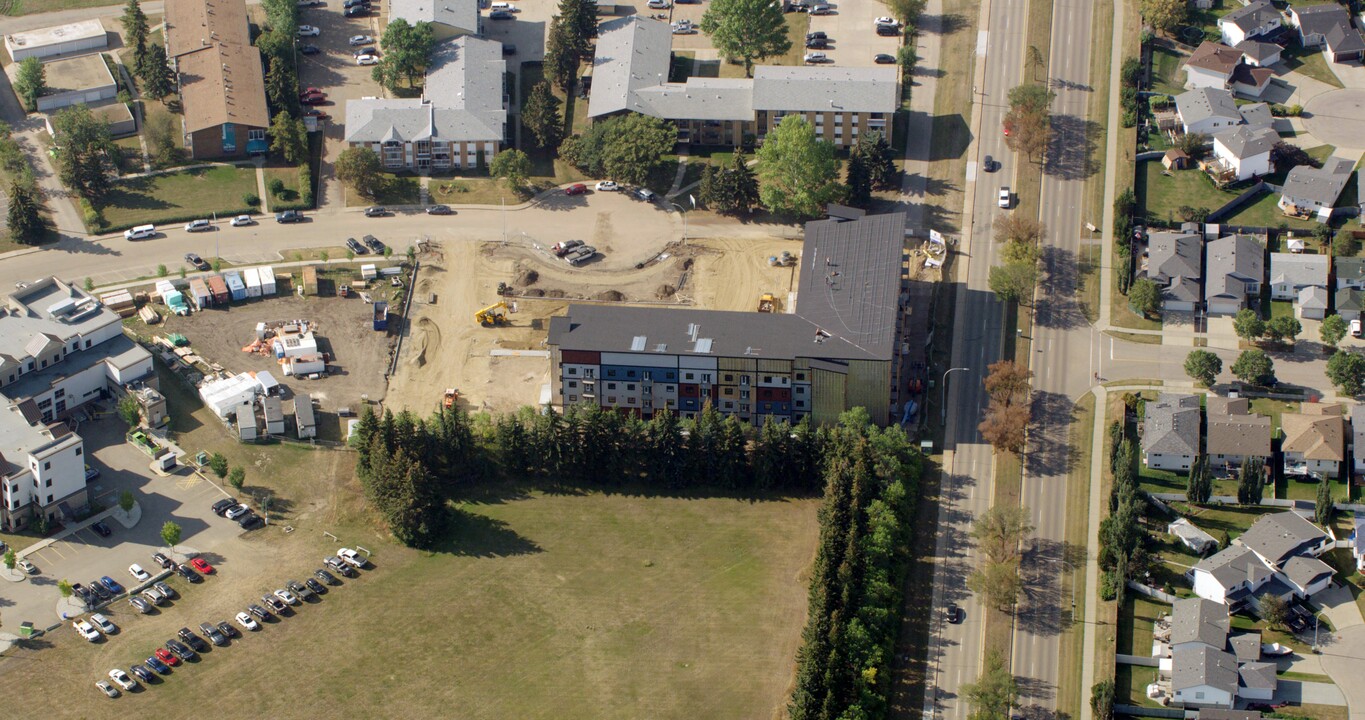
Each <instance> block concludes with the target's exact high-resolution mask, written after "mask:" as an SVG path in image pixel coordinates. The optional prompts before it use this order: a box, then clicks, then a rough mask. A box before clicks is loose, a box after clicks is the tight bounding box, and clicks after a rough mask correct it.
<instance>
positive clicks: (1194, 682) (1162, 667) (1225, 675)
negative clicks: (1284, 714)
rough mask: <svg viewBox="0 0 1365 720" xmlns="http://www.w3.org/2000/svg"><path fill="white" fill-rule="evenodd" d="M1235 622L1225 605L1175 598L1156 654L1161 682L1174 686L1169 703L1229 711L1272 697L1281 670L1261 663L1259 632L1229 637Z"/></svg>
mask: <svg viewBox="0 0 1365 720" xmlns="http://www.w3.org/2000/svg"><path fill="white" fill-rule="evenodd" d="M1231 624H1232V623H1231V618H1229V616H1228V608H1227V606H1225V605H1223V604H1221V603H1217V602H1212V601H1209V600H1205V599H1203V598H1197V597H1196V598H1185V599H1182V600H1177V601H1176V602H1175V604H1174V605H1173V606H1172V609H1171V615H1170V618H1169V619H1164V618H1163V619H1162V620H1159V621H1158V622H1157V625H1156V627H1155V628H1154V631H1153V637H1154V639H1155V643H1154V647H1153V651H1154V654H1156V655H1157V657H1158V665H1157V668H1158V670H1157V674H1158V678H1159V684H1161V683H1164V682H1166V681H1167V679H1169V682H1170V704H1172V705H1176V706H1181V707H1185V708H1231V707H1233V705H1234V704H1235V703H1236V702H1237V701H1238V700H1269V699H1271V698H1272V697H1274V693H1275V688H1276V683H1277V680H1276V670H1277V668H1276V665H1275V663H1273V662H1263V661H1262V660H1261V634H1260V633H1238V634H1236V635H1231V636H1230V635H1229V631H1230V629H1231ZM1199 715H1200V717H1201V718H1202V717H1204V711H1201V712H1200V714H1199Z"/></svg>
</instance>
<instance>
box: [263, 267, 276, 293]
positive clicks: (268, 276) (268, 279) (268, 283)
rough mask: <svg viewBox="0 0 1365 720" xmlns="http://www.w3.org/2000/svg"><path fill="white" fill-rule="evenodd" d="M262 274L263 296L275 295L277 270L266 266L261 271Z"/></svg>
mask: <svg viewBox="0 0 1365 720" xmlns="http://www.w3.org/2000/svg"><path fill="white" fill-rule="evenodd" d="M260 274H261V296H262V297H270V296H272V295H274V294H275V268H273V267H270V266H269V265H266V266H265V267H263V268H261V269H260Z"/></svg>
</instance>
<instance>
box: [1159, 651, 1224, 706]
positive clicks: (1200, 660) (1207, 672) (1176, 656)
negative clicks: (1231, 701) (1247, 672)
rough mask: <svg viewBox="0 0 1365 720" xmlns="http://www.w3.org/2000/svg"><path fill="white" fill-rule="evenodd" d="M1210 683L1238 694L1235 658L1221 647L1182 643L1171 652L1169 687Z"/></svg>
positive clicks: (1196, 685)
mask: <svg viewBox="0 0 1365 720" xmlns="http://www.w3.org/2000/svg"><path fill="white" fill-rule="evenodd" d="M1200 685H1209V686H1212V687H1215V688H1218V689H1220V690H1224V691H1226V692H1227V693H1228V694H1230V695H1234V696H1235V695H1236V694H1237V659H1236V658H1234V657H1233V656H1232V653H1229V652H1227V651H1225V650H1223V649H1222V648H1221V647H1219V648H1213V647H1209V646H1208V645H1200V644H1195V645H1185V646H1182V647H1179V648H1176V649H1175V650H1174V651H1172V653H1171V689H1172V690H1175V691H1180V690H1187V689H1189V688H1195V687H1199V686H1200Z"/></svg>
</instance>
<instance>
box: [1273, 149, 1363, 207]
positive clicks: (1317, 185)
mask: <svg viewBox="0 0 1365 720" xmlns="http://www.w3.org/2000/svg"><path fill="white" fill-rule="evenodd" d="M1353 167H1354V163H1352V162H1351V161H1349V160H1345V159H1343V158H1336V157H1333V158H1327V161H1326V162H1324V163H1323V164H1322V167H1320V168H1315V167H1312V166H1311V165H1299V166H1298V167H1295V168H1294V169H1293V170H1290V171H1289V177H1287V178H1285V181H1284V189H1283V190H1281V191H1280V194H1281V195H1283V196H1284V197H1286V198H1289V199H1290V200H1307V201H1309V202H1317V203H1320V204H1322V205H1324V206H1327V207H1335V206H1336V203H1337V198H1339V197H1341V191H1342V190H1344V189H1346V182H1347V181H1348V180H1350V179H1351V170H1352V168H1353Z"/></svg>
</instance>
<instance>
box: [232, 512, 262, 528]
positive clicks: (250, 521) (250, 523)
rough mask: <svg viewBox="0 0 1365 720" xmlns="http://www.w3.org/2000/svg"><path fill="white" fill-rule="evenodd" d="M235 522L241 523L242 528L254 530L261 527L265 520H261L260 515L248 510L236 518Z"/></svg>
mask: <svg viewBox="0 0 1365 720" xmlns="http://www.w3.org/2000/svg"><path fill="white" fill-rule="evenodd" d="M237 524H238V525H241V526H242V529H243V530H255V529H256V528H258V527H263V526H264V525H265V520H262V519H261V516H260V515H257V514H256V513H254V512H249V513H247V514H245V515H243V516H241V517H239V518H237Z"/></svg>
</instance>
